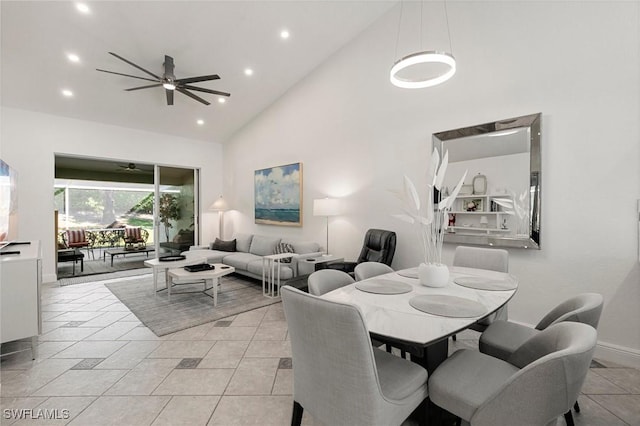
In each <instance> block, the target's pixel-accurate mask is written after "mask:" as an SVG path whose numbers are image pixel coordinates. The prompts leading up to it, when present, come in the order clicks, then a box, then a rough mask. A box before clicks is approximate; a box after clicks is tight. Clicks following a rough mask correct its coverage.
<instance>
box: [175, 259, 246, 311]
mask: <svg viewBox="0 0 640 426" xmlns="http://www.w3.org/2000/svg"><path fill="white" fill-rule="evenodd" d="M211 265H213V266H214V269H209V270H208V271H200V272H189V271H187V270H185V269H184V267H182V268H172V269H169V271H168V272H167V275H168V276H169V280H170V281H167V295H168V300H171V287H172V284H173V280H174V279H176V280H189V281H204V290H203V293H204V294H206V295H207V296H209V294H208V293H206V291H207V290H213V306H217V305H218V284H219V282H220V277H223V276H225V275H229V274H231V273H232V272H235V268H234V267H233V266H228V265H224V264H222V263H212V264H211ZM207 283H209V284H210V285H211V287H207Z"/></svg>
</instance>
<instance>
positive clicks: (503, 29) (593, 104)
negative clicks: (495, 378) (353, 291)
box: [224, 2, 640, 365]
mask: <svg viewBox="0 0 640 426" xmlns="http://www.w3.org/2000/svg"><path fill="white" fill-rule="evenodd" d="M426 4H427V6H428V5H429V4H430V3H429V2H427V3H426ZM638 7H639V5H638V3H637V2H451V3H449V5H448V8H449V22H450V27H451V35H452V45H453V49H454V50H453V53H454V55H455V56H456V58H457V60H458V73H457V74H456V75H455V76H454V78H453V79H452V80H450V81H449V82H447V83H445V84H443V85H441V86H437V87H434V88H429V89H423V90H405V89H398V88H395V87H393V86H392V85H391V84H390V83H389V82H388V71H389V69H390V67H391V64H392V63H393V61H394V60H395V59H396V57H395V55H394V53H395V41H396V34H397V31H398V27H397V23H398V13H399V7H396V8H395V9H393V10H392V11H391V12H390V13H389V14H388V15H386V16H385V17H384V18H382V19H381V20H380V21H379V22H377V23H375V24H374V25H373V26H372V27H370V28H369V29H368V30H367V31H365V32H364V33H363V34H362V35H361V36H360V37H359V38H357V39H355V40H354V41H353V42H352V43H350V44H349V45H348V46H346V47H345V48H344V49H342V50H341V51H340V52H338V53H337V54H336V55H334V57H332V58H331V59H330V60H329V61H327V62H326V63H324V64H323V66H321V67H320V68H318V69H317V70H316V71H315V72H314V73H313V74H311V75H309V76H308V77H307V78H306V79H305V80H303V81H302V82H300V83H299V84H298V85H297V86H296V87H294V88H293V89H292V90H290V91H289V93H288V94H286V95H285V96H283V97H282V98H281V99H280V100H279V101H278V102H277V103H275V104H274V105H272V106H271V107H270V108H269V109H268V110H266V111H265V112H263V113H262V114H261V115H260V116H259V117H258V118H257V119H255V120H254V121H253V122H252V123H250V124H249V125H248V126H246V127H245V128H244V129H243V130H242V131H241V132H240V133H238V134H236V135H235V137H234V138H232V140H231V141H230V142H229V143H228V144H227V145H225V148H224V155H225V164H227V165H228V166H227V168H226V169H225V175H224V183H225V196H226V197H228V199H229V201H230V204H231V206H232V208H234V209H235V211H233V212H229V213H228V214H227V216H226V224H227V225H226V234H227V235H231V233H232V232H233V231H234V230H240V231H242V232H259V233H263V234H277V235H288V236H294V237H299V238H305V239H313V240H316V241H319V242H322V241H324V238H325V234H324V232H325V228H324V226H325V225H324V218H321V217H313V216H312V214H311V206H312V200H313V199H314V198H319V197H324V196H326V195H330V196H342V197H344V203H345V207H346V212H345V214H344V215H343V216H340V217H337V218H335V219H332V221H331V225H330V233H331V241H330V245H331V251H332V252H334V253H335V254H338V255H341V256H344V257H345V258H350V259H353V258H355V257H356V256H357V254H358V252H359V248H360V245H361V242H362V237H363V234H364V232H365V230H366V229H367V228H370V227H381V228H387V229H393V230H395V231H396V232H397V233H398V244H399V246H398V250H397V252H396V257H395V260H394V265H393V266H394V267H395V268H402V267H409V266H414V265H416V264H417V263H418V262H419V261H420V253H419V249H418V244H417V239H416V237H415V232H414V231H413V230H412V229H411V227H410V226H409V225H406V224H404V223H400V222H398V221H396V220H395V219H393V218H391V217H390V215H391V214H394V213H397V212H398V211H399V203H398V202H397V200H396V199H395V198H394V196H393V195H392V194H391V193H390V190H399V189H400V187H401V182H402V175H403V174H407V175H408V176H409V177H411V178H412V179H413V180H414V181H415V182H417V183H422V182H424V176H425V171H426V166H425V165H426V163H427V158H428V155H429V152H430V150H431V142H430V141H431V134H432V133H435V132H438V131H443V130H447V129H454V128H459V127H464V126H469V125H474V124H479V123H485V122H489V121H494V120H497V119H504V118H509V117H514V116H519V115H525V114H531V113H536V112H542V114H543V118H542V120H543V121H542V133H543V135H542V151H543V153H542V188H543V199H542V203H543V204H542V236H541V241H542V250H540V251H533V250H515V249H514V250H510V268H511V271H512V272H513V273H514V274H515V275H517V276H518V277H519V279H520V283H521V285H520V288H519V290H518V293H517V295H516V296H515V298H514V299H513V301H512V303H510V314H511V317H512V318H513V319H514V320H516V321H521V322H525V323H536V322H537V320H538V319H539V318H540V317H541V316H542V315H543V313H545V312H546V311H548V310H549V309H550V308H552V307H553V306H554V305H555V304H557V303H558V302H560V301H561V300H563V299H565V298H567V297H569V296H571V295H574V294H576V293H579V292H586V291H596V292H599V293H602V294H603V295H604V296H605V298H606V306H605V310H604V314H603V317H602V321H601V323H600V328H599V339H600V344H601V346H600V350H599V351H600V352H599V356H601V357H603V358H608V359H612V360H619V361H622V362H631V363H637V365H640V361H639V359H640V331H638V327H637V324H639V323H640V267H639V264H638V260H637V240H636V239H637V236H636V234H637V230H636V229H637V222H636V217H635V209H636V202H635V200H636V199H637V198H639V197H640V167H639V166H640V148H639V146H640V143H639V136H640V132H639V121H640V120H639V119H640V95H639V93H640V82H639V79H640V63H639V53H640V52H639V51H638V49H639V46H640V42H639V38H640V37H639V33H640V23H639V12H638ZM400 50H401V49H400ZM403 53H406V52H401V51H400V53H399V54H398V56H401V54H403ZM605 53H606V54H605ZM297 161H301V162H302V163H303V164H304V202H303V204H304V226H303V227H302V228H295V229H291V228H283V227H276V226H264V225H255V224H254V223H253V210H252V209H253V171H254V170H256V169H261V168H264V167H269V166H275V165H280V164H288V163H292V162H297ZM453 248H454V247H452V246H448V247H446V253H445V256H444V257H445V260H446V261H448V262H450V261H451V257H452V252H453ZM606 348H609V350H604V349H606Z"/></svg>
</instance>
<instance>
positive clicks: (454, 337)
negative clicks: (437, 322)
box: [451, 334, 458, 342]
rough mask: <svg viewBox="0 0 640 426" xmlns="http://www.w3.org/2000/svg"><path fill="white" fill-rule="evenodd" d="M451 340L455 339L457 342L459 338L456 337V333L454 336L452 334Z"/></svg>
mask: <svg viewBox="0 0 640 426" xmlns="http://www.w3.org/2000/svg"><path fill="white" fill-rule="evenodd" d="M451 340H453V341H454V342H455V341H456V340H458V338H457V337H456V335H455V334H454V335H453V336H451Z"/></svg>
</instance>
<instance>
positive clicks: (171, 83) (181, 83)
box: [96, 52, 231, 105]
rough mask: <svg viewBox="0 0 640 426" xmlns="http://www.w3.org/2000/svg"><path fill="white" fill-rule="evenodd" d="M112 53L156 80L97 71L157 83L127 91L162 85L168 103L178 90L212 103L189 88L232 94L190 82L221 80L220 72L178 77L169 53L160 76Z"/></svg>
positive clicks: (206, 103) (199, 100)
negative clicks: (174, 71)
mask: <svg viewBox="0 0 640 426" xmlns="http://www.w3.org/2000/svg"><path fill="white" fill-rule="evenodd" d="M109 54H110V55H113V56H115V57H116V58H118V59H120V60H121V61H124V62H126V63H127V64H129V65H131V66H133V67H135V68H138V69H139V70H140V71H143V72H145V73H147V74H149V75H150V76H151V77H153V78H154V79H155V80H152V79H150V78H147V77H138V76H136V75H130V74H122V73H119V72H115V71H107V70H101V69H99V68H96V71H100V72H106V73H109V74H116V75H122V76H125V77H131V78H137V79H139V80H147V81H153V82H154V83H155V84H150V85H147V86H139V87H133V88H131V89H125V90H126V91H127V92H130V91H132V90H140V89H148V88H151V87H159V86H162V87H164V88H165V93H166V95H167V105H173V92H174V91H177V92H180V93H182V94H183V95H186V96H189V97H190V98H192V99H195V100H196V101H198V102H201V103H203V104H205V105H210V103H209V102H207V101H206V100H204V99H202V98H201V97H200V96H197V95H195V94H193V93H191V92H190V91H189V90H195V91H197V92H205V93H211V94H213V95H218V96H231V94H230V93H226V92H219V91H217V90H210V89H205V88H203V87H197V86H192V85H191V84H190V83H197V82H200V81H209V80H219V79H220V76H218V74H212V75H201V76H199V77H189V78H176V76H175V75H174V74H173V69H174V64H173V58H172V57H171V56H168V55H164V64H163V65H164V74H162V77H159V76H157V75H155V74H154V73H152V72H151V71H147V70H146V69H144V68H142V67H141V66H139V65H136V64H134V63H133V62H131V61H129V60H127V59H125V58H123V57H122V56H120V55H117V54H115V53H113V52H109Z"/></svg>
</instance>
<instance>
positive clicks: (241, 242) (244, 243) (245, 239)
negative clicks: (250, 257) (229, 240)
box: [234, 234, 253, 253]
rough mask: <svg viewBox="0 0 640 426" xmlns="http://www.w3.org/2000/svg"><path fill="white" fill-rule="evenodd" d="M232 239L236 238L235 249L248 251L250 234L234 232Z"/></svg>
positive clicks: (251, 237) (251, 236)
mask: <svg viewBox="0 0 640 426" xmlns="http://www.w3.org/2000/svg"><path fill="white" fill-rule="evenodd" d="M234 239H235V240H236V251H242V252H245V253H249V248H251V240H252V239H253V235H252V234H236V235H234Z"/></svg>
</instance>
